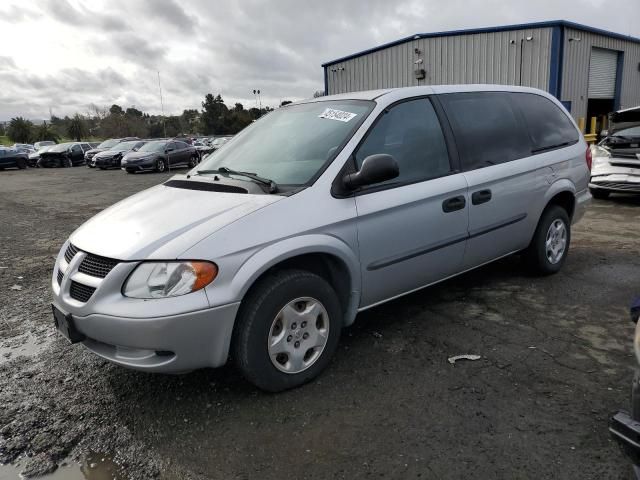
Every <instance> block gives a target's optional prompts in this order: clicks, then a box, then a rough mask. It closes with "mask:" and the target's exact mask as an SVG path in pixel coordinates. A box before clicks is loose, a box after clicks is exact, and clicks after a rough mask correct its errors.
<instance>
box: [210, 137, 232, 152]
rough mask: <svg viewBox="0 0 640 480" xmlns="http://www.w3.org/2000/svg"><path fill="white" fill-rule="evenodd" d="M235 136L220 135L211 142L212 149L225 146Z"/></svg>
mask: <svg viewBox="0 0 640 480" xmlns="http://www.w3.org/2000/svg"><path fill="white" fill-rule="evenodd" d="M232 138H233V137H218V138H216V139H214V140H213V142H211V150H212V151H214V150H217V149H219V148H220V147H222V146H224V145H225V144H226V143H227V142H228V141H229V140H231V139H232Z"/></svg>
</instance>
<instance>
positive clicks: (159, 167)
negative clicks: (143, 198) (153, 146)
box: [155, 158, 167, 173]
mask: <svg viewBox="0 0 640 480" xmlns="http://www.w3.org/2000/svg"><path fill="white" fill-rule="evenodd" d="M166 168H167V164H166V163H165V161H164V160H163V159H162V158H159V159H158V160H156V168H155V170H156V172H158V173H162V172H164V171H165V169H166Z"/></svg>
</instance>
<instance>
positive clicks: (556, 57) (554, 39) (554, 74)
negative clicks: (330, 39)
mask: <svg viewBox="0 0 640 480" xmlns="http://www.w3.org/2000/svg"><path fill="white" fill-rule="evenodd" d="M561 51H562V27H558V26H555V27H553V30H552V31H551V56H550V57H551V58H550V64H549V93H550V94H551V95H553V96H554V97H556V98H557V99H558V100H559V99H560V53H561ZM325 70H326V68H325Z"/></svg>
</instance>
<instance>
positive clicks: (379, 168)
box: [342, 153, 400, 190]
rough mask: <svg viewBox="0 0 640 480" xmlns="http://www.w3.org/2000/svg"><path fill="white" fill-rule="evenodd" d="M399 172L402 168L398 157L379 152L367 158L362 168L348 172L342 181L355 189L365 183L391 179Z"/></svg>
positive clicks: (346, 185)
mask: <svg viewBox="0 0 640 480" xmlns="http://www.w3.org/2000/svg"><path fill="white" fill-rule="evenodd" d="M399 174H400V168H399V167H398V162H396V159H395V158H393V157H392V156H391V155H387V154H386V153H378V154H376V155H369V156H368V157H367V158H365V159H364V161H363V162H362V167H360V170H359V171H357V172H355V173H348V174H347V175H345V176H344V178H343V179H342V181H343V182H344V186H345V187H346V188H347V189H349V190H355V189H356V188H359V187H363V186H365V185H373V184H374V183H381V182H385V181H387V180H391V179H392V178H396V177H397V176H398V175H399Z"/></svg>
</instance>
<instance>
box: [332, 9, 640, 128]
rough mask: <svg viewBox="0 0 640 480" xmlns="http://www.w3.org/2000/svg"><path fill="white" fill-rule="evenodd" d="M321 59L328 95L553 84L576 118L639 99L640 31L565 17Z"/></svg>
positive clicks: (424, 36) (423, 37) (430, 36)
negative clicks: (610, 29) (466, 85)
mask: <svg viewBox="0 0 640 480" xmlns="http://www.w3.org/2000/svg"><path fill="white" fill-rule="evenodd" d="M322 66H323V67H324V79H325V93H326V94H329V95H331V94H335V93H344V92H351V91H357V90H373V89H378V88H390V87H406V86H415V85H438V84H460V83H498V84H508V85H524V86H530V87H536V88H540V89H543V90H546V91H548V92H550V93H552V94H553V95H555V96H556V97H557V98H558V99H559V100H560V101H562V102H563V104H564V105H565V106H566V107H567V109H568V110H569V111H570V112H571V114H572V115H573V117H574V118H576V119H580V118H590V117H598V116H600V115H604V114H606V113H609V112H611V111H613V110H617V109H619V108H627V107H634V106H637V105H640V39H638V38H634V37H630V36H626V35H621V34H618V33H612V32H607V31H605V30H599V29H596V28H592V27H588V26H585V25H579V24H576V23H572V22H567V21H564V20H557V21H551V22H538V23H528V24H522V25H508V26H503V27H495V28H477V29H471V30H457V31H450V32H439V33H421V34H417V35H413V36H411V37H406V38H402V39H400V40H397V41H395V42H391V43H387V44H385V45H380V46H378V47H375V48H371V49H369V50H365V51H363V52H359V53H355V54H353V55H349V56H346V57H343V58H339V59H337V60H332V61H330V62H327V63H325V64H323V65H322Z"/></svg>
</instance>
